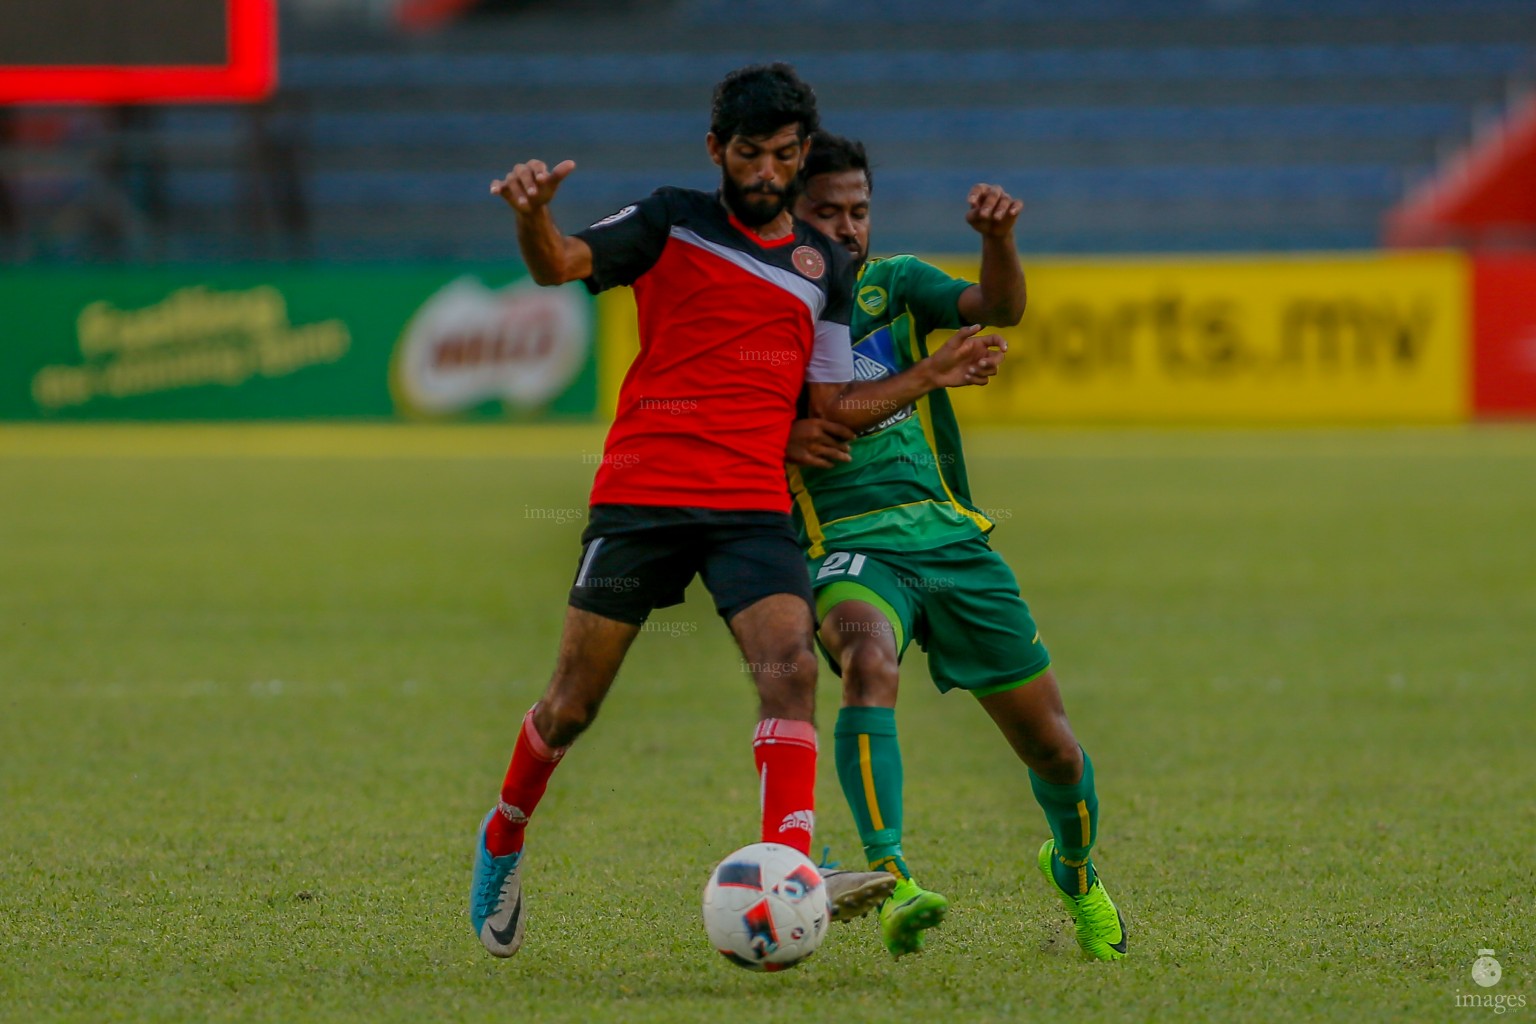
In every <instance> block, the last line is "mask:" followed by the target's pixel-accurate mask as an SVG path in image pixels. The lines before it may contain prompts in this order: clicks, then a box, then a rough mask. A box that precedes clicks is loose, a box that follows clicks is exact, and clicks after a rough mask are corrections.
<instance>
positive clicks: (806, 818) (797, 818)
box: [779, 811, 816, 835]
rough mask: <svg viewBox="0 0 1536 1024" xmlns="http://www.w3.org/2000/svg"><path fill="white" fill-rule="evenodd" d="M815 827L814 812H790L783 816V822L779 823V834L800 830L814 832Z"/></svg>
mask: <svg viewBox="0 0 1536 1024" xmlns="http://www.w3.org/2000/svg"><path fill="white" fill-rule="evenodd" d="M815 825H816V812H815V811H792V812H791V813H789V814H786V815H784V820H783V821H781V822H779V834H780V835H782V834H783V833H785V832H789V831H792V830H793V829H797V828H802V829H805V831H807V832H814V831H815V830H816V829H815Z"/></svg>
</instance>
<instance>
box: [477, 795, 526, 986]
mask: <svg viewBox="0 0 1536 1024" xmlns="http://www.w3.org/2000/svg"><path fill="white" fill-rule="evenodd" d="M496 813H497V811H496V809H495V808H493V809H492V810H491V813H490V814H487V815H486V816H485V820H484V821H482V822H481V823H480V832H479V834H478V836H477V838H476V842H475V880H474V883H473V884H472V885H471V886H470V890H469V923H470V925H471V926H473V927H474V929H475V934H476V935H477V936H479V938H480V944H481V945H483V946H484V947H485V948H486V951H487V952H489V953H490V954H491V955H492V956H499V957H509V956H511V955H512V954H513V953H516V952H517V950H518V947H520V946H521V945H522V944H523V926H524V925H525V924H526V923H527V921H528V919H527V917H525V916H524V914H523V881H522V874H521V872H519V871H518V868H520V867H521V866H522V863H523V855H522V853H521V852H518V853H510V854H508V855H507V856H505V857H492V856H491V851H489V850H487V849H486V848H485V830H486V827H487V826H488V825H490V823H491V818H492V817H493V816H494V815H495V814H496Z"/></svg>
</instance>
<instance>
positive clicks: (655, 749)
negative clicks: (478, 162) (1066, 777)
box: [0, 426, 1536, 1022]
mask: <svg viewBox="0 0 1536 1024" xmlns="http://www.w3.org/2000/svg"><path fill="white" fill-rule="evenodd" d="M600 445H601V435H600V433H599V432H596V431H594V430H590V429H586V428H578V429H541V428H529V429H525V430H518V429H511V428H461V429H442V428H425V427H422V428H409V427H385V426H380V427H369V428H340V427H338V428H282V427H267V428H255V427H234V428H231V427H226V428H186V427H183V428H127V427H118V428H100V427H97V428H63V427H60V428H46V429H45V428H28V429H18V428H14V427H3V428H0V1019H3V1020H5V1021H50V1020H81V1021H86V1020H89V1021H92V1022H101V1021H128V1020H175V1021H219V1020H241V1021H331V1020H337V1021H340V1020H346V1021H370V1022H374V1021H401V1022H407V1021H410V1022H414V1021H436V1020H465V1021H486V1020H492V1021H494V1020H507V1021H519V1022H521V1021H543V1020H551V1021H553V1020H604V1021H607V1020H613V1021H667V1022H685V1021H756V1020H764V1021H768V1020H771V1021H782V1022H789V1021H834V1022H840V1021H850V1022H851V1021H866V1020H867V1021H876V1020H880V1021H913V1020H943V1021H968V1022H969V1021H1020V1020H1032V1021H1046V1020H1052V1021H1054V1020H1064V1021H1087V1020H1128V1021H1153V1020H1156V1021H1166V1020H1184V1019H1189V1020H1212V1021H1232V1020H1268V1021H1278V1020H1313V1019H1315V1020H1340V1021H1357V1020H1424V1021H1452V1020H1474V1019H1487V1016H1488V1015H1489V1014H1491V1012H1492V1011H1491V1010H1488V1009H1472V1008H1468V1007H1458V1006H1457V1005H1456V997H1457V995H1458V993H1473V992H1477V993H1486V992H1494V993H1499V994H1504V995H1514V994H1524V995H1525V996H1526V999H1527V1001H1528V1002H1529V1003H1531V1004H1536V945H1533V943H1536V939H1533V922H1536V896H1533V894H1536V856H1533V848H1536V801H1533V799H1532V786H1533V780H1536V752H1533V751H1536V687H1533V685H1532V666H1533V665H1536V431H1533V430H1530V429H1517V428H1503V429H1481V430H1381V431H1298V432H1262V431H1241V432H1239V431H1233V432H1214V431H1176V432H1131V431H1010V432H1001V431H1000V432H981V431H978V432H976V433H975V434H974V436H973V438H972V441H971V452H972V455H971V463H972V480H973V483H974V485H975V488H976V490H977V495H978V498H979V499H980V501H981V502H982V504H984V505H986V506H988V507H989V508H991V509H993V510H995V512H996V515H997V518H998V519H999V520H1000V521H1001V526H1000V528H999V530H998V531H997V534H996V545H997V547H998V548H999V549H1000V550H1001V551H1002V552H1003V553H1004V554H1005V555H1006V556H1007V557H1008V558H1009V559H1010V561H1011V562H1012V564H1013V565H1014V567H1015V569H1016V570H1017V572H1018V575H1019V577H1020V579H1021V581H1022V582H1023V585H1024V588H1025V596H1026V597H1027V598H1028V599H1029V600H1030V602H1031V604H1032V605H1033V607H1034V609H1035V612H1036V614H1037V616H1038V618H1039V620H1040V622H1041V625H1042V629H1043V631H1044V635H1045V638H1046V640H1047V642H1048V643H1049V645H1050V647H1051V650H1052V652H1053V655H1054V657H1055V660H1056V666H1057V671H1058V674H1059V676H1060V678H1061V680H1062V684H1063V688H1064V692H1065V694H1066V699H1067V709H1068V711H1069V713H1071V715H1072V716H1073V720H1074V723H1075V725H1076V727H1077V730H1078V733H1079V736H1080V738H1081V739H1082V741H1083V743H1084V745H1085V746H1086V747H1087V748H1088V749H1089V751H1090V752H1091V753H1092V754H1093V757H1094V761H1095V764H1096V767H1097V772H1098V780H1099V793H1100V797H1101V801H1102V839H1101V842H1100V845H1099V847H1098V849H1097V850H1096V860H1097V863H1098V864H1099V866H1100V868H1101V870H1102V872H1103V875H1104V877H1105V879H1106V881H1107V882H1108V884H1109V885H1110V887H1111V892H1112V893H1113V894H1114V895H1115V897H1116V899H1117V901H1118V902H1119V903H1120V906H1121V908H1122V909H1123V910H1124V911H1125V913H1126V916H1127V918H1128V921H1129V924H1130V929H1131V956H1130V957H1129V958H1128V959H1127V960H1125V961H1124V962H1123V963H1120V964H1118V965H1106V964H1097V963H1093V962H1088V961H1085V960H1084V959H1082V958H1081V957H1080V955H1079V954H1078V951H1077V949H1076V946H1075V945H1074V944H1073V943H1072V941H1071V939H1070V937H1069V933H1068V932H1067V930H1066V928H1065V926H1064V917H1063V915H1062V914H1061V913H1060V910H1059V906H1058V904H1057V902H1056V900H1055V899H1053V898H1052V897H1051V895H1050V893H1049V892H1048V891H1047V889H1046V888H1045V886H1044V884H1043V883H1042V882H1041V880H1040V879H1039V877H1038V876H1037V875H1036V874H1035V872H1034V870H1033V867H1032V859H1033V856H1034V852H1035V849H1036V847H1037V846H1038V845H1039V842H1040V840H1041V839H1042V838H1043V836H1044V835H1045V831H1044V825H1043V821H1042V819H1041V818H1040V815H1039V812H1038V810H1037V808H1036V807H1035V805H1034V802H1033V800H1032V798H1031V796H1030V792H1029V787H1028V783H1027V780H1026V778H1025V776H1024V774H1023V771H1022V769H1021V767H1020V766H1019V765H1018V764H1017V763H1016V762H1014V761H1013V760H1012V757H1011V755H1010V754H1009V753H1008V751H1007V750H1006V748H1005V747H1004V744H1003V743H1002V741H1001V739H1000V738H999V737H998V736H997V735H996V734H995V732H994V731H993V727H992V726H991V724H990V723H989V722H988V721H987V720H986V717H985V715H983V714H982V713H981V711H980V710H979V709H978V708H975V707H972V706H970V702H969V700H968V698H966V697H964V696H963V695H959V694H956V695H951V696H949V697H947V698H941V697H939V696H938V695H937V694H936V693H935V692H934V691H933V690H932V688H931V687H930V686H929V684H928V681H927V676H926V674H925V670H924V667H923V665H922V659H921V657H913V658H910V659H909V661H908V664H907V666H906V674H905V683H904V686H905V692H904V695H903V697H902V702H903V703H902V711H901V712H900V721H901V723H902V729H903V737H904V744H905V756H906V768H907V780H908V787H907V822H908V831H907V850H908V853H909V856H910V859H911V861H912V863H913V865H914V868H915V869H916V870H918V871H919V872H920V873H919V878H920V879H922V880H924V881H925V882H926V883H927V884H929V885H930V886H932V887H934V888H937V889H940V890H941V891H943V892H945V893H947V894H948V895H949V896H950V897H951V899H952V901H953V904H954V909H953V911H952V913H951V917H950V919H949V921H948V922H947V923H946V924H945V925H944V927H943V928H942V929H940V931H939V932H937V933H935V937H934V938H933V939H932V940H931V941H930V949H929V951H928V952H927V953H926V954H924V955H923V956H921V957H917V958H909V959H907V960H904V961H901V962H899V963H895V962H892V961H890V960H889V959H887V958H886V956H885V954H884V952H883V950H882V949H881V947H880V945H879V941H878V936H877V935H876V932H875V929H874V927H873V925H872V923H871V922H870V921H861V922H857V923H856V924H854V925H849V926H845V927H842V928H838V929H835V930H834V932H833V933H832V935H831V936H830V937H829V938H828V940H827V942H826V944H825V945H824V946H823V947H822V950H821V951H820V952H819V953H818V954H817V956H816V957H815V958H813V959H812V960H811V961H809V962H808V963H807V964H806V965H805V966H803V967H802V968H800V969H797V970H795V971H791V972H788V973H786V974H782V975H775V976H766V975H752V974H748V973H746V972H744V971H740V970H737V969H736V968H734V967H732V966H730V965H729V964H727V963H726V962H725V961H724V960H723V959H721V958H719V957H718V956H716V955H715V954H714V953H713V952H711V950H710V949H709V947H708V944H707V942H706V941H705V939H704V935H703V929H702V927H701V925H700V923H699V919H698V898H699V893H700V890H701V888H702V886H703V882H704V879H705V876H706V875H707V873H708V871H709V869H710V867H711V866H712V865H713V864H714V863H715V861H716V860H717V859H718V858H719V857H720V856H721V855H723V854H724V853H726V852H728V851H729V850H730V849H732V848H734V847H735V846H738V845H740V844H742V843H745V842H749V841H751V840H753V839H754V838H755V829H756V809H755V804H756V787H755V779H754V776H753V770H752V760H751V752H750V737H751V731H752V726H753V719H754V696H753V692H752V688H751V685H750V682H749V680H748V678H747V677H746V676H745V674H744V673H743V672H742V670H741V665H740V659H739V657H738V656H737V655H736V654H735V652H734V650H733V649H732V647H731V645H730V643H729V640H728V638H727V636H726V634H725V632H724V631H723V630H722V629H721V628H720V626H719V624H718V622H717V621H716V619H715V617H714V615H713V612H712V610H711V608H710V606H709V604H708V602H707V598H706V596H705V595H704V593H703V592H702V588H700V587H697V586H696V587H695V589H694V591H693V592H691V594H690V599H689V602H688V603H687V604H686V605H685V606H683V607H681V608H677V609H671V610H669V611H667V612H663V613H661V614H660V615H659V616H658V618H657V621H656V626H655V628H653V629H651V630H648V632H647V633H646V634H645V635H643V636H642V637H641V640H640V642H639V643H638V644H637V647H636V650H635V651H634V654H633V656H632V657H631V659H630V662H629V664H628V665H627V666H626V668H625V671H624V674H623V675H622V676H621V677H620V680H619V684H618V686H617V688H616V689H615V692H614V694H613V696H612V698H611V700H610V702H609V704H608V706H607V707H606V709H605V711H604V715H603V717H602V718H600V719H599V721H598V722H597V724H596V725H595V726H594V727H593V729H592V730H591V732H590V733H589V734H588V735H587V736H586V737H585V738H584V739H583V740H582V741H581V743H580V744H579V745H578V746H577V747H576V749H575V752H574V753H573V754H572V756H571V757H569V758H568V759H567V760H566V762H565V764H564V765H563V766H562V768H561V770H560V771H559V773H558V774H557V775H556V776H555V779H554V782H553V784H552V787H551V790H550V795H549V796H548V798H547V799H546V801H545V803H544V804H543V806H542V807H541V808H540V812H539V815H538V817H537V819H536V820H535V824H534V826H533V828H532V829H531V831H530V833H529V835H530V839H529V848H528V849H529V857H530V859H529V862H528V864H529V866H528V872H529V874H528V882H527V887H528V890H527V891H528V894H529V895H528V899H529V901H530V903H529V912H530V913H531V914H532V915H533V916H532V919H531V923H530V925H529V934H528V941H527V945H526V947H525V948H524V950H523V952H522V953H521V954H520V955H519V956H518V957H517V958H516V959H514V960H511V961H508V962H504V963H503V962H497V961H493V960H492V959H491V958H490V957H488V956H486V955H485V954H484V953H483V952H482V951H481V949H480V947H479V945H478V943H477V941H476V940H475V938H474V936H473V935H472V934H471V933H470V930H469V927H468V922H467V917H466V911H465V905H466V893H467V888H468V884H469V861H470V853H471V838H472V834H473V831H474V828H475V826H476V824H477V823H478V821H479V818H480V816H481V815H482V814H483V813H484V812H485V810H486V808H488V807H489V806H490V804H491V803H492V801H493V800H494V794H495V790H496V787H497V785H498V783H499V781H500V778H501V773H502V771H503V769H504V767H505V764H506V757H507V755H508V753H509V751H510V746H511V742H512V739H513V736H514V730H515V728H516V725H517V722H518V719H519V717H520V716H521V714H522V712H523V711H524V710H525V709H526V708H527V707H528V706H529V705H530V704H531V703H532V702H533V700H534V699H535V698H536V697H537V695H538V694H539V692H540V690H541V688H542V685H543V682H544V679H545V677H546V675H547V672H548V670H549V668H550V666H551V663H552V658H553V652H554V643H555V638H556V630H557V628H558V625H559V622H560V618H561V614H562V610H563V605H564V593H565V588H566V587H567V585H568V583H569V580H570V576H571V574H572V571H573V570H574V567H575V559H576V554H577V537H578V535H579V532H580V529H581V526H582V521H581V518H580V513H581V510H582V508H583V506H584V503H585V497H586V487H587V484H588V482H589V480H590V476H591V472H592V468H593V467H592V465H591V464H590V463H589V462H588V461H586V460H584V456H586V455H590V454H592V453H595V452H597V451H598V450H599V449H600ZM835 706H836V690H835V688H834V686H833V683H832V681H831V677H830V676H829V675H828V674H826V673H823V684H822V691H821V707H822V710H821V715H820V718H821V726H822V731H823V733H824V736H823V741H824V750H825V751H826V752H827V753H826V756H824V758H823V763H822V778H821V780H820V790H819V799H820V815H819V826H820V841H822V842H825V843H828V844H830V845H831V846H832V847H833V850H834V855H835V856H840V857H841V858H842V859H843V860H844V862H845V863H847V862H848V861H850V860H853V859H855V858H856V856H857V852H858V850H857V835H856V833H855V831H854V828H853V824H852V821H851V818H850V816H849V814H848V811H847V809H846V807H845V806H844V805H843V803H842V798H841V794H840V793H839V791H838V789H837V786H836V781H835V776H834V773H833V770H832V766H831V758H830V748H831V735H830V725H831V721H832V718H833V714H834V708H835ZM1479 948H1492V949H1495V950H1497V955H1498V958H1499V960H1500V961H1501V962H1502V964H1503V970H1504V980H1503V981H1502V983H1501V984H1500V986H1499V987H1498V988H1497V989H1492V990H1484V989H1479V988H1478V987H1477V986H1475V985H1474V984H1473V983H1472V981H1471V978H1470V975H1469V968H1470V965H1471V963H1472V961H1473V960H1474V959H1475V957H1476V956H1477V950H1478V949H1479ZM1533 1013H1536V1005H1529V1006H1527V1007H1525V1008H1521V1009H1517V1010H1515V1011H1513V1012H1511V1013H1509V1014H1507V1015H1504V1016H1502V1018H1501V1019H1505V1020H1509V1019H1519V1018H1520V1017H1522V1016H1528V1015H1530V1014H1533Z"/></svg>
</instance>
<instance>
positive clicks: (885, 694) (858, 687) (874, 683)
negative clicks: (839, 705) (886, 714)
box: [842, 640, 901, 707]
mask: <svg viewBox="0 0 1536 1024" xmlns="http://www.w3.org/2000/svg"><path fill="white" fill-rule="evenodd" d="M842 670H843V703H844V704H846V705H849V706H853V707H895V706H896V692H897V689H898V687H899V685H900V682H901V665H900V663H899V662H898V661H897V660H896V655H895V652H894V651H892V650H891V649H890V648H889V646H888V645H886V644H881V643H876V642H873V641H872V640H864V641H861V642H859V643H855V644H850V645H849V646H847V647H845V648H844V649H843V663H842Z"/></svg>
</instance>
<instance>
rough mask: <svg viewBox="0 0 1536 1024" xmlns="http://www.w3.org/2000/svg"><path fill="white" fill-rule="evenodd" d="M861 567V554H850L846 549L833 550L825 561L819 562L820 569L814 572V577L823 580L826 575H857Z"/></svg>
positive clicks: (862, 565) (862, 563)
mask: <svg viewBox="0 0 1536 1024" xmlns="http://www.w3.org/2000/svg"><path fill="white" fill-rule="evenodd" d="M863 568H864V556H863V555H851V554H849V553H848V552H846V551H834V552H832V553H831V554H830V555H828V556H827V560H826V561H825V562H822V563H821V570H820V571H819V572H817V573H816V579H818V580H824V579H826V578H827V577H828V576H844V575H846V576H857V575H858V574H859V572H860V571H861V570H862V569H863Z"/></svg>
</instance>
